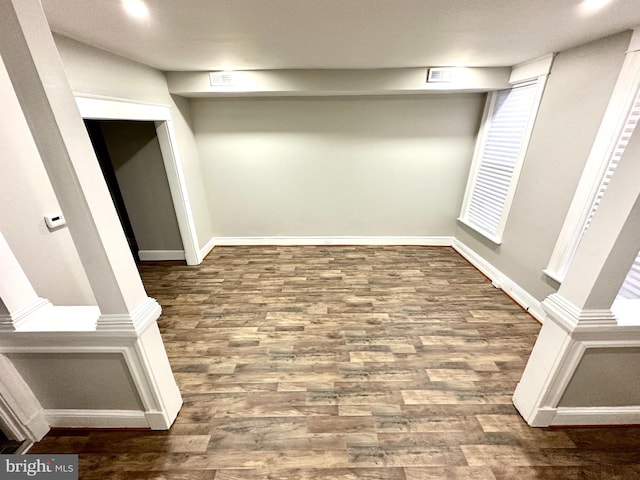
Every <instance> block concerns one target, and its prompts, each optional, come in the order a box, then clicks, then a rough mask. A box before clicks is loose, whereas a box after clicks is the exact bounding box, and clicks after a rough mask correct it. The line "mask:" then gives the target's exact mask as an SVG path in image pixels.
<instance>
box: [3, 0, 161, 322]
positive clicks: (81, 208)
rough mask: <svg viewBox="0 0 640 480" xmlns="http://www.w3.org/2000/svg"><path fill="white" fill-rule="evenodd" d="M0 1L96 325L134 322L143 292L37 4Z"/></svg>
mask: <svg viewBox="0 0 640 480" xmlns="http://www.w3.org/2000/svg"><path fill="white" fill-rule="evenodd" d="M0 9H1V10H0V11H1V14H0V53H1V54H2V57H3V60H4V63H5V65H6V67H7V71H8V73H9V77H10V78H11V81H12V83H13V86H14V89H15V91H16V95H17V97H18V100H19V101H20V105H21V107H22V109H23V111H24V112H25V117H26V118H27V122H28V123H29V128H30V129H31V133H32V135H33V138H34V140H35V143H36V145H37V147H38V150H39V151H40V155H41V157H42V160H43V163H44V166H45V168H46V170H47V173H48V175H49V178H50V180H51V184H52V186H53V189H54V191H55V193H56V197H57V198H58V201H59V203H60V206H61V207H62V210H63V212H64V215H65V218H66V220H67V224H68V226H69V231H70V233H71V236H72V238H73V241H74V243H75V245H76V248H77V250H78V253H79V255H80V258H81V260H82V263H83V266H84V268H85V270H86V273H87V277H88V279H89V282H90V284H91V287H92V289H93V292H94V295H95V297H96V300H97V302H98V306H99V307H100V311H101V312H102V317H101V318H100V320H99V321H98V327H99V328H102V327H105V328H109V327H110V326H111V325H114V326H115V327H116V328H118V329H122V328H126V327H127V326H128V327H129V328H130V329H131V330H134V329H135V328H136V327H137V325H136V321H137V320H139V319H138V318H135V315H133V314H135V313H140V312H139V311H138V310H139V309H140V308H141V307H142V306H143V305H144V304H145V303H147V304H148V303H149V299H148V298H147V295H146V292H145V291H144V288H143V286H142V282H141V281H140V277H139V275H138V272H137V269H136V266H135V263H134V260H133V258H132V255H131V252H130V251H129V247H128V245H127V242H126V239H125V237H124V233H123V232H122V228H120V223H119V220H118V217H117V214H116V211H115V208H114V206H113V203H112V201H111V197H110V195H109V192H108V189H107V187H106V184H105V182H104V179H103V176H102V173H101V171H100V167H99V164H98V162H97V160H96V157H95V153H94V151H93V147H92V146H91V143H90V141H89V137H88V135H87V133H86V130H85V127H84V124H83V122H82V118H81V117H80V114H79V113H78V108H77V106H76V103H75V99H74V97H73V94H72V92H71V89H70V87H69V83H68V80H67V77H66V75H65V72H64V69H63V66H62V61H61V59H60V56H59V54H58V51H57V49H56V46H55V43H54V41H53V36H52V35H51V31H50V30H49V26H48V24H47V20H46V18H45V16H44V12H43V11H42V8H41V7H40V3H39V2H38V1H36V0H0ZM146 308H147V309H148V308H150V306H149V305H147V307H146Z"/></svg>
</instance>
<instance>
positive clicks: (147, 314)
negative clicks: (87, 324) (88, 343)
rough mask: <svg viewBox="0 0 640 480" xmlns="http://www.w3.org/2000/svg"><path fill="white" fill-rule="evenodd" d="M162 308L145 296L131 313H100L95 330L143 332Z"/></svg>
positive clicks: (156, 317)
mask: <svg viewBox="0 0 640 480" xmlns="http://www.w3.org/2000/svg"><path fill="white" fill-rule="evenodd" d="M161 313H162V308H161V307H160V305H159V304H158V302H157V301H156V300H155V299H153V298H150V297H147V298H146V300H145V301H144V302H142V303H141V304H140V305H138V306H137V307H136V308H135V309H134V310H133V311H132V312H131V313H129V314H126V313H123V314H106V315H104V314H103V315H100V318H98V323H97V325H96V331H109V332H112V333H124V334H127V333H131V334H133V335H135V334H136V333H140V332H143V331H144V330H146V329H147V327H148V326H149V325H150V324H151V323H153V322H155V321H156V320H157V319H158V317H160V314H161Z"/></svg>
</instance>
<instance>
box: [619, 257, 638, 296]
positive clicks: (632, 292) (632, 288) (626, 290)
mask: <svg viewBox="0 0 640 480" xmlns="http://www.w3.org/2000/svg"><path fill="white" fill-rule="evenodd" d="M618 298H626V299H629V300H637V299H640V252H638V256H637V257H636V259H635V261H634V262H633V265H632V266H631V270H629V273H628V274H627V277H626V278H625V279H624V283H623V284H622V288H620V291H619V292H618Z"/></svg>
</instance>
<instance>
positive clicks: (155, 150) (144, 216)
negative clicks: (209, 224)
mask: <svg viewBox="0 0 640 480" xmlns="http://www.w3.org/2000/svg"><path fill="white" fill-rule="evenodd" d="M85 125H86V128H87V132H88V133H89V138H90V139H91V142H92V144H93V148H94V150H95V153H96V157H97V158H98V162H99V164H100V168H101V169H102V173H103V175H104V178H105V180H106V183H107V186H108V188H109V191H110V193H111V198H112V199H113V204H114V205H115V208H116V211H117V212H118V217H119V218H120V223H121V224H122V229H123V230H124V232H125V235H126V237H127V241H128V242H129V248H130V249H131V252H132V253H133V256H134V258H135V259H136V261H158V260H184V258H185V255H184V246H183V243H182V236H181V234H180V228H179V226H178V220H177V217H176V210H175V206H174V203H173V197H172V194H171V188H170V187H169V180H168V178H167V170H166V168H165V160H164V158H163V153H162V149H161V147H160V141H159V139H158V133H157V130H156V124H155V123H154V122H151V121H134V120H85Z"/></svg>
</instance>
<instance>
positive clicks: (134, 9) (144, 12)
mask: <svg viewBox="0 0 640 480" xmlns="http://www.w3.org/2000/svg"><path fill="white" fill-rule="evenodd" d="M122 6H123V7H124V9H125V10H126V12H127V13H128V14H129V15H131V16H132V17H135V18H146V17H147V16H149V9H148V8H147V6H146V5H145V4H144V2H142V0H122Z"/></svg>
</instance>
